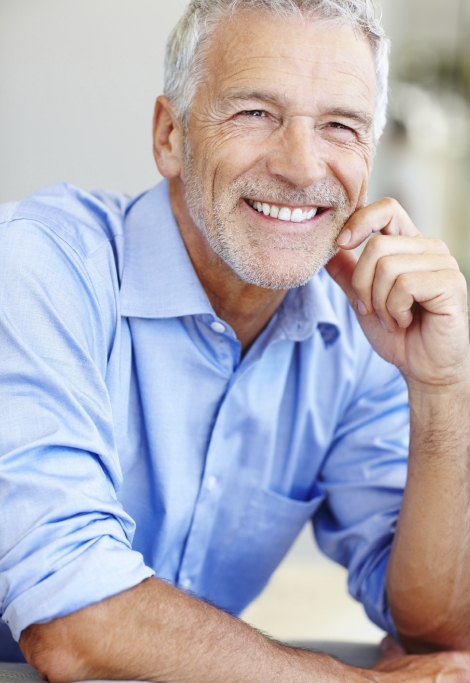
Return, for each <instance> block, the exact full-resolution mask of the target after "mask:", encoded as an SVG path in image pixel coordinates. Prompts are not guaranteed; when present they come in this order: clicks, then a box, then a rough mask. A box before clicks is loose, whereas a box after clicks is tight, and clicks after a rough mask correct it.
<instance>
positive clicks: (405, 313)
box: [387, 270, 466, 328]
mask: <svg viewBox="0 0 470 683" xmlns="http://www.w3.org/2000/svg"><path fill="white" fill-rule="evenodd" d="M465 287H466V284H465V278H464V277H463V275H462V273H460V272H457V271H455V270H441V271H438V272H435V273H432V272H431V273H404V274H403V275H400V276H399V277H398V278H397V280H396V282H395V284H394V286H393V287H392V290H391V292H390V294H389V297H388V300H387V309H388V312H389V313H390V315H391V316H392V317H393V318H394V319H395V320H396V321H397V323H398V325H399V326H400V327H403V328H404V327H408V326H409V325H410V323H411V320H412V317H413V314H412V312H411V307H412V306H413V304H414V302H415V301H416V302H417V303H419V304H421V306H422V307H423V308H425V309H426V310H428V311H430V312H432V313H435V314H436V315H441V316H451V315H453V314H456V313H457V315H456V316H455V317H456V319H457V320H458V319H459V316H460V314H461V312H462V310H463V308H464V305H463V301H464V298H465V292H464V289H465Z"/></svg>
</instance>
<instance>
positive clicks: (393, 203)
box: [383, 197, 402, 211]
mask: <svg viewBox="0 0 470 683" xmlns="http://www.w3.org/2000/svg"><path fill="white" fill-rule="evenodd" d="M383 201H384V203H385V204H386V205H387V206H388V207H389V208H390V209H391V210H392V211H397V210H398V209H401V208H402V207H401V205H400V204H399V202H398V201H397V200H396V199H394V198H393V197H384V200H383Z"/></svg>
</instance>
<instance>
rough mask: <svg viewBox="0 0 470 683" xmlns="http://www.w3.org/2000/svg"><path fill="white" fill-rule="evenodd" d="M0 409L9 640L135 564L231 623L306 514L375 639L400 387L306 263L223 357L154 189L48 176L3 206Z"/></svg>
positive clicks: (121, 582)
mask: <svg viewBox="0 0 470 683" xmlns="http://www.w3.org/2000/svg"><path fill="white" fill-rule="evenodd" d="M0 405H1V421H0V518H1V534H0V609H1V614H2V615H3V620H4V621H5V622H6V623H7V624H8V625H9V627H10V628H11V630H12V632H13V635H14V637H15V638H16V639H18V638H19V636H20V634H21V631H22V630H23V629H24V628H25V627H27V626H28V625H29V624H32V623H41V622H47V621H49V620H51V619H54V618H56V617H60V616H63V615H66V614H68V613H70V612H72V611H75V610H78V609H80V608H83V607H85V606H87V605H89V604H91V603H94V602H96V601H99V600H102V599H104V598H106V597H108V596H111V595H113V594H116V593H118V592H120V591H123V590H126V589H128V588H131V587H132V586H135V585H136V584H138V583H139V582H141V581H142V580H143V579H145V578H147V577H149V576H151V575H153V574H154V573H155V574H156V575H157V576H159V577H161V578H162V579H165V580H166V581H169V582H171V583H172V584H175V585H177V586H180V587H182V588H184V589H187V590H190V591H192V592H193V593H195V594H196V595H199V596H201V597H203V598H205V599H208V600H210V601H211V602H213V603H215V604H216V605H219V606H221V607H222V608H224V609H227V610H230V611H231V612H233V613H235V614H238V613H240V611H241V610H242V609H243V608H244V607H245V606H246V605H247V604H248V603H249V602H250V601H251V600H253V598H255V597H256V595H258V593H259V592H260V591H261V590H262V588H263V587H264V586H265V584H266V582H267V580H268V578H269V576H270V575H271V573H272V572H273V570H274V569H275V568H276V566H277V565H278V564H279V562H280V561H281V559H282V558H283V556H284V555H285V554H286V552H287V550H288V549H289V547H290V545H291V544H292V542H293V540H294V539H295V537H296V535H297V534H298V533H299V531H300V530H301V528H302V527H303V525H304V524H305V522H306V521H308V520H309V519H313V524H314V527H315V532H316V536H317V539H318V542H319V545H320V547H321V548H322V549H323V551H324V552H325V553H326V554H327V555H329V556H330V557H331V558H333V559H334V560H336V561H337V562H340V563H341V564H343V565H345V566H346V567H348V568H349V589H350V591H351V593H352V595H353V596H354V597H356V598H357V599H359V600H361V601H362V602H363V604H364V606H365V609H366V611H367V613H368V614H369V616H370V617H371V619H372V620H373V621H375V622H376V623H377V624H378V625H379V626H381V627H382V628H384V629H386V630H388V631H392V632H393V624H392V621H391V617H390V614H389V610H388V607H387V601H386V595H385V586H384V584H385V568H386V563H387V558H388V556H389V552H390V546H391V542H392V538H393V533H394V530H395V525H396V520H397V515H398V511H399V507H400V503H401V500H402V494H403V488H404V484H405V477H406V457H407V440H408V406H407V396H406V389H405V385H404V382H403V380H402V378H401V377H400V375H399V373H398V371H397V370H396V368H394V367H393V366H392V365H389V364H387V363H385V362H384V361H383V360H381V359H380V358H379V357H378V356H377V355H376V354H375V353H374V352H373V351H372V350H371V348H370V346H369V344H368V343H367V341H366V339H365V338H364V335H363V333H362V331H361V330H360V328H359V326H358V324H357V321H356V319H355V316H354V313H353V312H352V310H351V309H350V307H349V305H348V303H347V301H346V299H345V297H344V295H343V293H342V291H341V290H340V289H339V287H338V286H337V285H336V284H335V283H334V282H333V281H332V280H331V279H330V278H329V276H328V275H327V274H326V272H325V271H322V272H321V273H320V274H319V275H317V276H316V277H315V278H313V280H311V282H310V283H309V284H307V285H306V286H304V287H301V288H299V289H295V290H292V291H290V292H289V293H288V294H287V296H286V298H285V300H284V302H283V303H282V305H281V306H280V308H279V309H278V311H277V312H276V314H275V315H274V316H273V318H272V319H271V321H270V323H269V324H268V326H267V327H266V328H265V329H264V331H263V332H262V333H261V334H260V336H259V337H258V338H257V339H256V341H255V342H254V343H253V345H252V346H251V348H250V349H249V351H248V352H247V353H246V355H245V356H244V357H243V358H242V355H241V347H240V343H239V342H238V340H237V338H236V336H235V334H234V332H233V330H232V329H231V328H230V327H229V325H227V323H226V322H225V321H224V320H221V319H219V318H218V317H217V315H216V314H215V312H214V310H213V308H212V306H211V304H210V302H209V300H208V298H207V296H206V294H205V292H204V289H203V288H202V286H201V284H200V282H199V280H198V278H197V276H196V273H195V271H194V269H193V267H192V265H191V261H190V259H189V257H188V254H187V252H186V249H185V246H184V243H183V241H182V238H181V236H180V233H179V230H178V226H177V224H176V222H175V219H174V217H173V214H172V211H171V207H170V202H169V195H168V185H167V183H166V181H164V182H162V183H160V184H159V185H158V186H157V187H156V188H155V189H153V190H152V191H150V192H147V193H145V194H143V195H141V196H140V197H138V198H137V199H135V200H133V201H130V200H128V199H127V198H126V197H124V196H122V195H118V194H111V193H104V192H101V193H94V194H87V193H85V192H82V191H80V190H78V189H76V188H74V187H71V186H69V185H57V186H53V187H49V188H46V189H45V190H43V191H41V192H39V193H37V194H36V195H33V196H32V197H30V198H28V199H26V200H24V201H22V202H19V203H14V204H7V205H5V206H3V207H2V208H1V210H0ZM313 611H314V605H312V614H313ZM312 618H313V617H312Z"/></svg>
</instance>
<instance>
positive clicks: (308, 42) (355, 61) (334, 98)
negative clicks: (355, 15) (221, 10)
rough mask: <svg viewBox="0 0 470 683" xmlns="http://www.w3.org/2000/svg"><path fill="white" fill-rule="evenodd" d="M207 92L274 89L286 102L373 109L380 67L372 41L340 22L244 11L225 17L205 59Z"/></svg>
mask: <svg viewBox="0 0 470 683" xmlns="http://www.w3.org/2000/svg"><path fill="white" fill-rule="evenodd" d="M205 66H206V69H207V80H205V88H204V89H203V90H204V93H205V96H207V95H210V96H212V97H215V98H217V99H220V98H223V97H224V96H230V94H231V93H232V92H238V91H240V92H249V91H250V89H253V91H257V90H258V89H261V90H262V91H263V92H265V91H266V88H268V89H271V90H275V91H276V95H277V96H281V97H282V98H283V99H285V100H286V101H292V102H294V101H295V102H297V103H300V102H302V103H304V104H308V105H311V104H313V103H315V105H319V106H321V104H322V102H323V101H324V100H325V103H326V101H328V106H334V107H344V106H346V105H347V106H349V107H350V106H351V104H355V105H357V106H360V107H361V108H364V107H367V108H368V109H370V110H372V109H373V107H374V103H375V89H376V79H375V68H374V59H373V54H372V49H371V46H370V44H369V42H368V41H367V40H366V38H365V37H364V36H363V34H361V33H360V32H359V31H355V30H354V29H353V28H352V27H350V26H347V25H345V24H340V23H338V22H334V23H333V22H325V21H321V20H318V19H312V18H300V17H293V18H289V19H280V18H275V17H272V16H270V15H269V14H267V13H265V12H259V11H252V10H250V11H244V12H240V13H238V14H235V15H233V16H232V17H228V18H225V19H223V20H222V21H221V22H219V24H218V25H217V27H216V28H215V30H214V32H213V33H212V35H211V36H210V39H209V42H208V44H207V53H206V57H205Z"/></svg>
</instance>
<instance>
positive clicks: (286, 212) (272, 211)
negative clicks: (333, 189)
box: [245, 199, 324, 223]
mask: <svg viewBox="0 0 470 683" xmlns="http://www.w3.org/2000/svg"><path fill="white" fill-rule="evenodd" d="M245 201H246V203H247V204H249V205H250V206H251V208H252V209H254V210H255V211H258V213H263V214H264V215H265V216H271V218H277V220H279V221H289V222H291V223H302V222H303V221H310V220H312V218H315V216H316V215H317V213H320V212H322V211H324V209H322V208H320V207H316V208H309V207H306V208H302V207H297V208H295V209H290V208H289V207H288V206H278V205H276V204H267V203H265V202H258V201H253V200H252V199H246V200H245Z"/></svg>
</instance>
